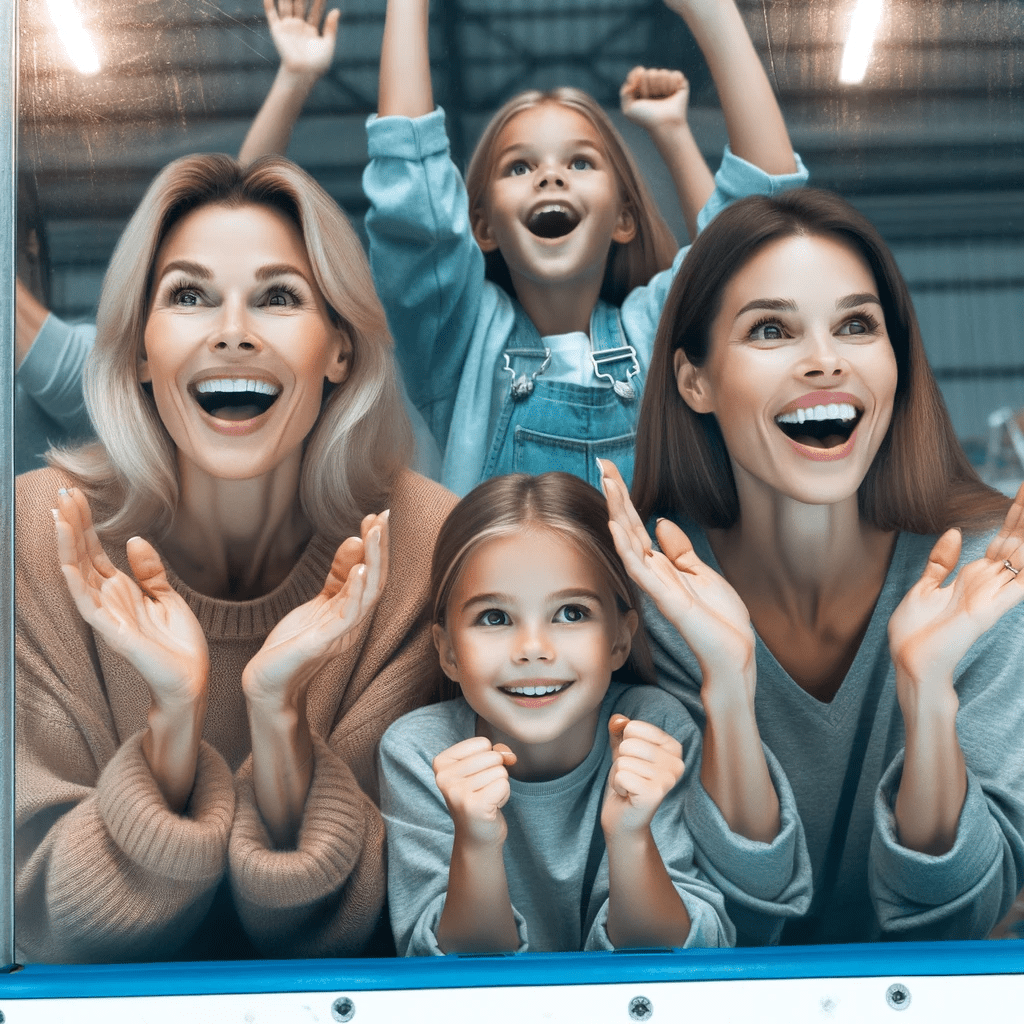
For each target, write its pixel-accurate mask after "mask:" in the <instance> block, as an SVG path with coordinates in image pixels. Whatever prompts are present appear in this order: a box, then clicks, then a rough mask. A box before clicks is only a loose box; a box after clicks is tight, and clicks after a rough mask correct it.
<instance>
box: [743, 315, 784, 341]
mask: <svg viewBox="0 0 1024 1024" xmlns="http://www.w3.org/2000/svg"><path fill="white" fill-rule="evenodd" d="M747 337H748V338H750V340H751V341H782V340H783V338H785V337H786V332H785V331H784V330H783V327H782V324H780V323H779V322H778V320H759V321H758V322H757V323H756V324H754V326H753V327H751V328H750V331H749V332H748V334H747Z"/></svg>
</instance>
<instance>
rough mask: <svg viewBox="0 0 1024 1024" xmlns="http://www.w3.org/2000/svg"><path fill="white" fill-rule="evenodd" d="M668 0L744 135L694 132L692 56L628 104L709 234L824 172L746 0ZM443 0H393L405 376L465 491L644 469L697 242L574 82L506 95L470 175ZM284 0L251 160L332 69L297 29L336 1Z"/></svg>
mask: <svg viewBox="0 0 1024 1024" xmlns="http://www.w3.org/2000/svg"><path fill="white" fill-rule="evenodd" d="M667 2H668V4H669V6H670V7H671V8H672V9H673V10H675V11H677V12H678V13H679V14H680V15H682V16H683V18H685V19H686V22H687V24H688V25H689V27H690V30H691V31H692V33H693V35H694V37H695V38H696V39H697V42H698V43H699V44H700V46H701V48H702V50H703V52H704V55H705V58H706V59H707V63H708V66H709V68H710V70H711V73H712V76H713V78H714V80H715V83H716V86H717V88H718V91H719V94H720V97H721V101H722V108H723V111H724V113H725V119H726V126H727V128H728V131H729V138H730V145H731V149H730V148H729V147H727V149H726V154H725V159H724V161H723V163H722V167H721V168H720V170H719V172H718V175H717V178H716V179H714V180H713V179H712V178H711V175H710V173H709V172H708V170H707V167H706V165H705V164H704V161H703V158H702V157H701V155H700V151H699V150H698V148H697V146H696V143H695V142H694V139H693V136H692V134H691V133H690V130H689V126H688V124H687V118H686V109H687V100H688V95H689V88H688V85H687V83H686V80H685V79H684V78H683V76H682V75H681V74H680V73H679V72H670V71H651V70H645V69H642V68H636V69H634V70H633V71H632V72H631V73H630V75H629V76H628V77H627V79H626V82H625V84H624V85H623V87H622V91H621V98H622V108H623V111H624V113H625V114H626V116H627V117H629V118H630V119H631V120H633V121H635V122H636V123H638V124H640V125H642V126H643V127H644V128H646V129H647V131H648V132H649V133H650V134H651V136H652V138H653V140H654V142H655V144H656V145H657V147H658V149H659V151H660V153H661V154H662V157H663V158H664V159H665V162H666V164H667V165H668V168H669V170H670V171H671V173H672V177H673V181H674V182H675V185H676V188H677V191H678V193H679V198H680V201H681V204H682V206H683V209H684V212H685V214H686V218H687V223H688V226H689V229H690V232H691V234H693V233H695V230H696V228H697V227H702V226H703V225H704V224H705V223H707V221H708V220H710V219H711V218H712V217H713V216H714V215H715V214H716V213H717V212H718V211H719V210H721V209H722V208H723V207H724V206H726V205H727V204H728V203H729V202H731V201H732V200H733V199H736V198H739V197H741V196H744V195H749V194H753V193H767V194H773V193H775V192H778V191H781V190H783V189H786V188H789V187H792V186H794V185H798V184H802V183H803V181H804V180H805V179H806V172H805V171H804V170H803V167H802V165H801V164H800V162H799V158H797V157H795V155H794V154H793V152H792V149H791V146H790V141H789V137H788V135H787V133H786V128H785V124H784V123H783V120H782V115H781V112H780V111H779V108H778V105H777V103H776V100H775V97H774V95H773V93H772V91H771V87H770V85H769V84H768V81H767V78H766V76H765V74H764V71H763V69H762V67H761V64H760V62H759V60H758V57H757V55H756V53H755V51H754V48H753V46H752V44H751V42H750V39H749V37H748V35H747V32H746V28H745V26H744V24H743V21H742V19H741V17H740V14H739V12H738V11H737V9H736V6H735V3H734V0H667ZM428 7H429V0H389V3H388V9H387V19H386V23H385V30H384V42H383V49H382V53H381V72H380V93H379V97H378V110H379V114H378V116H377V117H373V118H371V119H370V121H369V124H368V132H369V154H370V164H369V166H368V168H367V169H366V172H365V174H364V178H363V185H364V189H365V191H366V193H367V196H368V197H369V200H370V210H369V212H368V214H367V217H366V229H367V233H368V234H369V238H370V261H371V265H372V268H373V274H374V281H375V284H376V286H377V290H378V292H379V293H380V297H381V300H382V302H383V304H384V308H385V310H386V311H387V315H388V322H389V325H390V327H391V330H392V333H393V334H394V336H395V342H396V350H397V354H398V359H399V362H400V364H401V367H402V372H403V376H404V379H405V385H406V388H407V390H408V393H409V395H410V397H411V399H412V402H413V404H414V405H415V406H416V407H417V408H418V409H419V411H420V412H421V413H422V414H423V417H424V418H425V420H426V422H427V424H428V426H429V427H430V430H431V432H432V433H433V435H434V437H435V439H436V440H437V443H438V445H439V447H440V449H441V454H442V458H443V467H442V471H441V481H442V482H443V483H444V484H445V485H446V486H448V487H450V488H451V489H452V490H454V491H455V492H456V493H457V494H460V495H461V494H465V493H466V492H468V491H469V490H470V489H471V488H472V487H473V486H474V485H475V484H476V483H478V482H479V481H480V480H482V479H486V478H487V477H490V476H494V475H497V474H502V473H510V472H517V471H521V472H528V473H538V472H543V471H545V470H551V469H561V470H566V471H568V472H572V473H575V474H577V475H578V476H581V477H583V478H584V479H587V480H589V481H590V482H591V483H597V482H598V476H597V469H596V463H595V461H594V459H595V456H599V457H602V458H608V459H611V460H613V461H614V462H615V463H616V464H617V465H618V466H619V467H620V468H621V469H622V471H623V473H624V475H625V476H626V477H627V479H628V478H629V477H630V476H631V475H632V464H633V438H634V427H635V422H636V417H637V414H638V411H639V406H640V393H641V390H642V388H643V382H644V377H645V374H646V370H647V365H648V361H649V357H650V352H651V347H652V345H653V341H654V334H655V330H656V327H657V323H658V318H659V316H660V313H661V308H662V305H663V303H664V301H665V296H666V294H667V292H668V288H669V285H670V284H671V280H672V277H673V275H674V273H675V271H676V269H677V268H678V266H679V263H680V262H681V260H682V257H683V254H684V252H685V250H681V251H679V252H678V253H677V251H676V249H677V246H676V243H675V241H674V240H673V239H672V236H671V233H670V232H669V230H668V227H667V225H666V224H665V222H664V220H663V219H662V217H661V216H660V215H659V213H658V212H657V210H656V208H655V206H654V203H653V201H652V200H651V198H650V196H649V194H648V192H647V189H646V187H645V186H644V184H643V181H642V179H641V177H640V173H639V171H638V169H637V167H636V164H635V162H634V160H633V158H632V157H631V155H630V154H629V152H628V150H627V148H626V146H625V143H624V142H623V140H622V138H621V136H620V135H619V134H618V132H617V131H616V129H615V128H614V126H613V125H612V123H611V121H610V120H609V118H608V116H607V114H606V113H605V112H604V111H603V110H602V109H601V108H600V107H599V106H598V104H597V103H596V101H595V100H593V99H592V98H591V97H590V96H588V95H587V94H585V93H582V92H580V91H579V90H576V89H557V90H554V91H552V92H549V93H540V92H536V91H533V92H526V93H522V94H520V95H519V96H516V97H514V98H513V99H512V100H510V101H509V102H508V103H507V104H505V106H504V107H502V108H501V109H500V110H499V111H498V112H497V114H496V115H495V116H494V118H493V119H492V120H491V122H490V124H489V125H488V127H487V128H486V129H485V130H484V133H483V136H482V138H481V140H480V143H479V144H478V146H477V149H476V152H475V153H474V155H473V158H472V161H471V163H470V166H469V171H468V174H467V178H466V183H465V185H464V184H463V181H462V178H461V176H460V175H459V173H458V171H457V169H456V168H455V166H454V164H453V163H452V161H451V159H450V157H449V146H448V138H447V134H446V132H445V123H444V113H443V111H441V110H440V109H435V107H434V102H433V95H432V90H431V81H430V59H429V51H428V37H427V26H428ZM267 11H268V17H269V18H270V22H271V29H272V31H273V32H274V38H275V42H276V43H277V45H278V49H279V50H280V51H281V53H282V69H281V72H280V73H279V75H278V80H277V81H275V84H274V87H273V88H272V89H271V93H270V95H269V96H268V99H267V103H266V104H265V106H264V110H263V111H261V114H260V116H259V117H258V118H257V122H256V123H255V124H254V128H253V131H252V132H251V133H250V137H249V139H247V141H246V144H245V146H244V147H243V157H248V158H252V157H254V156H257V155H259V154H260V153H261V152H265V151H267V150H268V149H273V148H278V147H280V146H281V145H282V142H286V141H287V132H282V131H281V126H280V122H281V121H284V120H287V119H288V118H289V117H291V118H294V115H295V112H297V109H298V107H299V106H301V97H302V96H304V95H305V91H308V88H309V82H310V81H311V80H315V75H312V73H311V72H308V71H307V73H306V78H305V79H303V78H302V72H301V69H299V62H298V57H297V56H294V57H290V56H289V53H288V51H287V49H286V43H285V33H284V29H285V28H287V27H289V25H290V27H291V28H292V29H293V30H294V34H295V35H296V37H299V38H298V41H296V42H295V44H294V45H293V46H292V47H291V49H293V50H294V51H295V53H296V55H297V54H299V53H301V52H302V47H301V46H299V45H298V42H303V44H304V45H305V46H306V47H307V48H309V49H312V48H316V47H318V48H319V49H320V50H322V49H323V48H324V41H325V38H326V37H332V36H333V33H334V29H335V26H336V24H337V18H336V16H335V15H334V14H333V12H332V14H331V15H329V16H328V19H327V22H326V23H325V26H324V34H323V36H320V35H319V33H318V32H317V29H316V28H315V26H314V25H313V24H312V23H313V21H315V20H318V18H319V13H317V15H315V16H314V15H313V14H312V12H311V14H310V15H309V17H308V19H305V20H304V19H303V18H301V17H290V18H281V17H279V16H278V14H277V12H276V9H275V8H274V6H273V2H272V0H268V3H267ZM310 66H311V65H310ZM298 83H303V84H298ZM275 117H276V119H277V121H278V122H279V123H278V124H277V125H276V126H274V128H273V129H271V128H269V127H268V124H272V123H273V121H274V118H275ZM261 120H262V123H261ZM698 210H699V211H700V216H699V217H698V216H697V211H698ZM673 257H674V258H673Z"/></svg>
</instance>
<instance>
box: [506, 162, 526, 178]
mask: <svg viewBox="0 0 1024 1024" xmlns="http://www.w3.org/2000/svg"><path fill="white" fill-rule="evenodd" d="M508 173H509V175H510V176H512V177H517V176H518V175H520V174H529V173H530V166H529V164H527V162H526V161H525V160H517V161H516V162H515V163H514V164H512V165H510V167H509V169H508Z"/></svg>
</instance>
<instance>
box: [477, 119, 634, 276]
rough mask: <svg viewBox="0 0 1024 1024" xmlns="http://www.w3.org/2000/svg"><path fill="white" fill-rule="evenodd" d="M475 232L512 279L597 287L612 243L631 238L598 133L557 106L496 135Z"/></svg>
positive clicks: (631, 223) (627, 216)
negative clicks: (497, 252)
mask: <svg viewBox="0 0 1024 1024" xmlns="http://www.w3.org/2000/svg"><path fill="white" fill-rule="evenodd" d="M473 228H474V235H475V237H476V239H477V242H478V243H479V245H480V248H481V249H483V251H484V252H491V251H493V250H495V249H498V250H500V251H501V254H502V256H503V257H504V258H505V262H506V263H507V264H508V267H509V270H510V272H511V274H512V279H513V281H515V279H516V278H517V277H520V278H525V279H527V280H529V281H532V282H537V283H541V284H543V283H550V284H566V283H573V282H582V281H583V280H593V279H596V280H597V281H598V282H600V280H601V279H603V277H604V269H605V263H606V262H607V259H608V251H609V249H610V248H611V244H612V242H613V241H615V242H621V243H626V242H628V241H630V240H631V239H632V238H633V236H634V234H635V233H636V227H635V223H634V218H633V216H632V214H631V213H629V211H627V210H626V209H625V208H624V206H623V203H622V199H621V196H620V190H619V182H618V179H617V177H616V174H615V170H614V168H613V166H612V163H611V160H610V159H609V157H608V154H607V151H606V149H605V145H604V140H603V139H602V138H601V135H600V133H599V132H598V130H597V129H596V128H595V127H594V125H593V124H591V122H590V120H589V119H588V118H586V117H584V116H583V115H582V114H580V113H578V112H577V111H575V110H572V109H571V108H569V107H565V106H562V105H561V104H559V103H542V104H540V105H539V106H536V107H531V108H529V109H527V110H524V111H522V112H521V113H519V114H516V115H515V116H514V117H513V118H512V119H511V120H510V121H509V122H508V124H506V125H505V127H504V128H503V129H502V130H501V131H500V132H499V133H498V137H497V139H496V140H495V160H494V170H493V172H492V174H491V180H490V182H489V184H488V188H487V194H486V196H485V198H484V203H483V209H482V211H481V212H480V214H479V215H478V217H477V219H476V220H475V222H474V225H473Z"/></svg>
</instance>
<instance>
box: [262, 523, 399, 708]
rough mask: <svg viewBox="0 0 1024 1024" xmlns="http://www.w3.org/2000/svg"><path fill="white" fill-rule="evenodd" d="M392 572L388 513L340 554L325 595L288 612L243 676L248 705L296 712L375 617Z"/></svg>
mask: <svg viewBox="0 0 1024 1024" xmlns="http://www.w3.org/2000/svg"><path fill="white" fill-rule="evenodd" d="M387 570H388V513H387V512H382V513H381V514H380V515H369V516H366V518H365V519H363V522H362V526H361V529H360V536H359V537H349V538H348V539H347V540H346V541H345V542H344V543H343V544H342V545H341V546H340V547H339V548H338V550H337V552H336V553H335V556H334V561H333V563H332V564H331V568H330V571H329V572H328V574H327V579H326V581H325V582H324V586H323V589H322V590H321V591H320V593H319V594H317V596H316V597H314V598H313V599H312V600H311V601H307V602H306V603H305V604H303V605H299V607H298V608H295V609H293V610H292V611H290V612H289V613H288V614H287V615H286V616H285V617H284V618H283V619H282V620H281V621H280V622H279V623H278V624H277V625H276V626H275V627H274V629H273V630H272V631H271V633H270V635H269V636H268V637H267V639H266V640H265V641H264V643H263V646H262V647H261V648H260V650H259V651H258V652H257V654H256V656H255V657H254V658H253V659H252V661H250V662H249V664H248V665H247V666H246V667H245V671H244V672H243V673H242V688H243V689H244V691H245V695H246V698H247V699H248V700H249V701H250V704H253V703H257V704H261V705H264V706H267V707H270V708H271V709H273V708H276V707H282V706H295V704H296V703H297V698H298V697H299V696H300V695H301V694H303V693H304V692H305V689H306V687H307V686H308V684H309V682H310V681H311V680H312V679H313V677H314V676H315V675H316V674H317V672H319V671H320V670H321V669H322V668H323V667H324V665H326V664H327V662H328V661H330V660H331V659H332V658H335V657H337V656H338V655H339V654H342V653H344V651H346V650H347V649H348V648H349V647H350V646H351V644H352V641H353V637H354V634H355V631H356V629H357V628H358V627H359V625H360V624H361V623H362V622H363V621H364V620H365V619H366V618H367V616H368V615H369V614H370V613H371V611H372V610H373V608H374V606H375V605H376V603H377V600H378V599H379V598H380V595H381V593H382V591H383V589H384V582H385V580H386V578H387Z"/></svg>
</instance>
